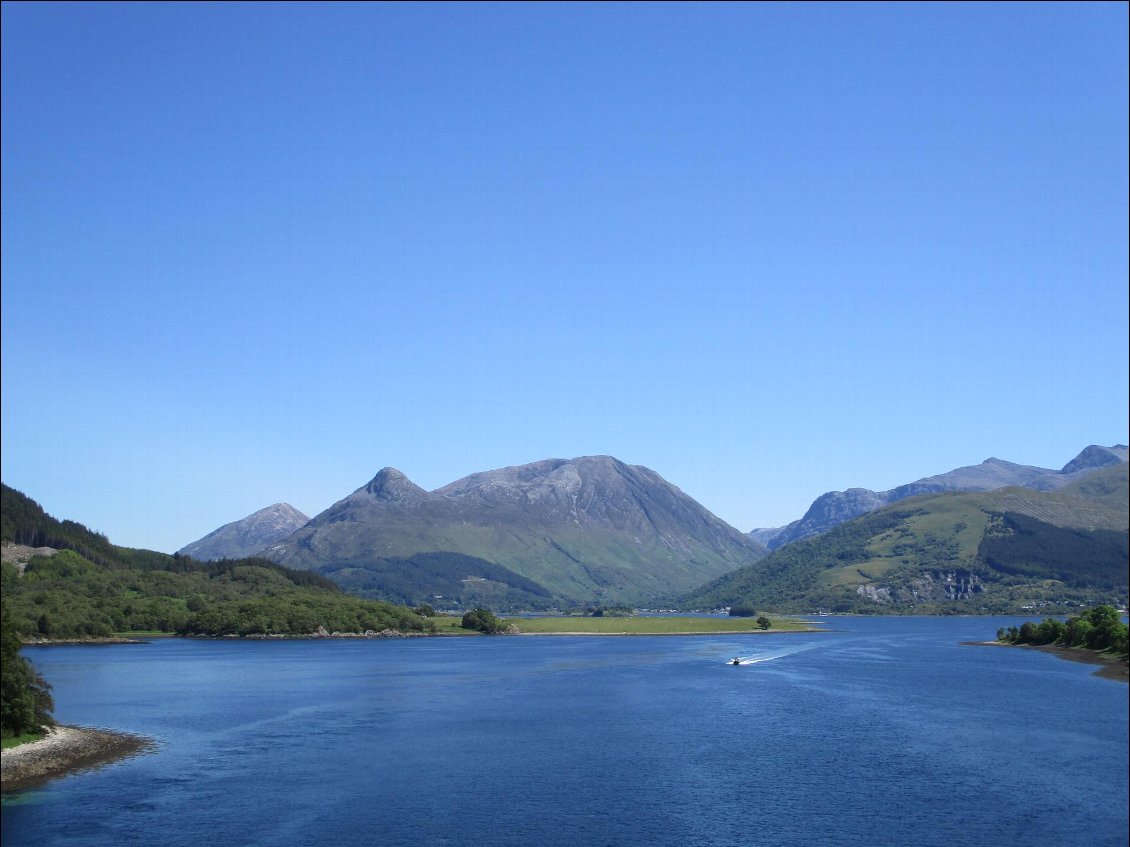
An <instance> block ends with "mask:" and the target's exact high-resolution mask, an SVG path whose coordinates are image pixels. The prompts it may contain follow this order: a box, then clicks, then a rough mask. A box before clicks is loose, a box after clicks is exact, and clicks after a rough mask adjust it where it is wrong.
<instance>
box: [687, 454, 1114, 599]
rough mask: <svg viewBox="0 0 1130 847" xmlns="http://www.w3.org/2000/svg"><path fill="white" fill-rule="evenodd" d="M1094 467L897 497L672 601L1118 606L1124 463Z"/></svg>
mask: <svg viewBox="0 0 1130 847" xmlns="http://www.w3.org/2000/svg"><path fill="white" fill-rule="evenodd" d="M1095 477H1096V478H1095V479H1088V480H1084V481H1081V482H1080V483H1077V484H1076V487H1074V488H1073V490H1071V491H1066V489H1065V491H1063V492H1058V493H1054V494H1047V493H1041V492H1035V491H1031V490H1028V489H1015V488H1010V489H1001V490H999V491H993V492H984V493H973V494H939V495H926V496H923V497H916V498H911V499H908V500H903V501H900V502H899V503H897V504H894V505H892V506H889V507H887V508H886V509H882V510H880V511H878V512H874V513H872V514H869V515H865V516H863V517H861V518H857V519H855V520H852V521H849V522H847V523H845V524H841V525H840V526H838V527H836V528H834V529H832V530H831V531H829V532H828V533H826V534H825V535H822V536H817V537H815V538H810V539H806V540H804V541H800V542H796V543H794V544H791V545H788V546H786V547H783V548H781V549H780V550H777V551H776V552H774V553H773V554H772V555H770V556H768V557H766V558H765V559H762V560H761V561H759V562H757V563H755V564H754V565H752V566H750V567H747V568H742V569H740V570H738V571H735V572H733V573H731V574H727V575H725V576H723V577H721V578H720V579H717V580H715V581H713V582H711V583H709V584H707V585H705V586H703V587H702V588H700V589H698V590H696V591H694V592H691V593H690V594H688V595H685V596H683V597H682V598H679V605H680V606H682V607H684V608H714V607H723V606H729V605H734V604H737V603H750V604H753V605H756V606H757V607H759V608H768V609H773V610H776V611H781V612H809V611H814V610H818V609H825V610H828V611H834V612H862V613H919V614H921V613H933V612H961V613H988V612H992V613H1000V612H1021V611H1023V610H1025V609H1031V608H1033V607H1038V608H1041V609H1044V610H1046V611H1049V612H1050V611H1070V610H1072V609H1077V608H1078V607H1079V605H1080V604H1085V605H1092V604H1094V603H1100V602H1108V603H1113V604H1115V605H1124V604H1125V603H1126V598H1127V591H1128V583H1130V577H1128V575H1127V562H1128V559H1130V545H1128V535H1127V532H1126V525H1127V522H1128V519H1127V505H1126V499H1125V491H1126V487H1125V466H1120V467H1119V468H1109V469H1104V470H1103V471H1100V472H1098V474H1096V475H1095ZM1120 480H1121V482H1120ZM1088 481H1089V482H1090V484H1089V485H1087V484H1085V483H1087V482H1088ZM1065 492H1066V493H1065Z"/></svg>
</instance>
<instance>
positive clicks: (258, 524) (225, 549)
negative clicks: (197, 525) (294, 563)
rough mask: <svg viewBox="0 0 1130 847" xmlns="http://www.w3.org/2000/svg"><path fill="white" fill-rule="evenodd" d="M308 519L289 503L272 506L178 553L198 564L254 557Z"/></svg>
mask: <svg viewBox="0 0 1130 847" xmlns="http://www.w3.org/2000/svg"><path fill="white" fill-rule="evenodd" d="M309 520H310V519H309V518H308V517H306V515H304V514H302V512H300V511H298V509H296V508H294V507H293V506H291V505H290V504H289V503H275V504H274V505H273V506H268V507H267V508H265V509H260V510H259V511H258V512H255V513H254V514H252V515H248V516H247V517H245V518H242V519H240V520H238V521H232V522H231V523H229V524H224V525H223V526H222V527H220V528H219V529H217V530H214V531H212V532H210V533H208V534H207V535H205V536H204V537H203V538H201V539H198V540H196V541H193V542H192V543H191V544H186V545H185V546H184V547H182V548H180V550H178V551H177V553H179V554H180V555H182V556H191V557H192V558H194V559H196V560H197V561H200V562H209V561H218V560H220V559H241V558H243V557H245V556H253V555H255V554H256V553H258V552H259V551H260V550H262V549H263V548H264V547H268V546H270V545H271V544H274V543H276V542H278V541H281V540H282V539H284V538H286V537H287V536H288V535H290V534H291V533H292V532H294V531H295V530H296V529H299V528H301V527H303V526H305V525H306V522H307V521H309Z"/></svg>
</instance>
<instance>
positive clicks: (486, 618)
mask: <svg viewBox="0 0 1130 847" xmlns="http://www.w3.org/2000/svg"><path fill="white" fill-rule="evenodd" d="M460 625H461V626H462V627H463V629H473V630H475V631H476V632H483V633H486V634H487V635H496V634H498V633H500V632H503V631H504V630H505V629H506V624H504V623H503V622H502V621H500V620H499V619H498V618H496V617H495V616H494V612H492V611H490V610H489V609H481V608H480V609H472V610H471V611H469V612H467V613H466V614H465V615H463V623H462V624H460Z"/></svg>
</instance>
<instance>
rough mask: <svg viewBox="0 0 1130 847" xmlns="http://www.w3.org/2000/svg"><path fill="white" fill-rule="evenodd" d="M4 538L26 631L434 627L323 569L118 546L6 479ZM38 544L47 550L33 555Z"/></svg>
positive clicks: (9, 592) (7, 583) (9, 606)
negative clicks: (53, 512) (56, 514)
mask: <svg viewBox="0 0 1130 847" xmlns="http://www.w3.org/2000/svg"><path fill="white" fill-rule="evenodd" d="M0 541H2V542H4V547H5V557H4V558H5V561H4V563H3V571H2V580H3V582H2V588H3V593H4V614H5V616H6V617H9V618H10V619H11V621H12V622H14V626H15V630H16V632H17V633H18V634H19V636H21V637H23V638H37V637H43V638H56V639H57V638H89V637H105V636H109V635H111V634H114V633H121V632H137V631H159V632H177V633H180V634H185V635H194V634H196V635H268V634H287V635H303V634H310V633H314V632H316V631H318V630H319V628H322V629H324V630H325V631H327V632H349V633H362V632H365V631H370V630H371V631H374V632H380V631H382V630H397V631H400V632H424V631H427V630H428V629H429V626H428V622H427V621H426V620H425V619H423V618H421V617H420V616H418V615H416V614H414V613H413V612H411V611H410V610H408V609H406V608H403V607H398V606H393V605H391V604H389V603H382V602H377V601H372V600H363V599H360V598H357V597H352V596H349V595H347V594H344V593H342V591H341V589H340V588H339V587H338V586H337V585H336V584H335V583H333V582H332V581H331V580H329V579H327V578H326V577H323V576H319V575H317V574H312V573H308V572H303V571H295V570H292V569H290V568H286V567H283V566H281V565H277V564H274V563H272V562H268V561H266V560H264V559H234V560H225V561H220V562H209V563H204V562H197V561H195V560H193V559H191V558H187V557H184V556H170V555H167V554H165V553H157V552H154V551H151V550H136V549H132V548H128V547H118V546H116V545H114V544H112V543H110V541H109V540H108V539H107V538H106V537H105V536H103V535H100V534H98V533H95V532H92V531H90V530H89V529H87V528H86V527H85V526H83V525H82V524H79V523H76V522H74V521H59V520H56V519H55V518H53V517H51V516H50V515H48V514H47V513H46V512H45V511H44V510H43V509H42V507H41V506H40V505H39V504H38V503H36V502H35V501H34V500H31V499H30V498H28V497H26V496H25V495H23V494H21V493H20V492H18V491H15V490H14V489H12V488H9V487H8V486H7V485H4V486H2V502H0ZM16 545H20V546H22V547H23V548H25V550H24V551H23V555H22V556H21V555H20V550H19V549H18V548H17V547H16ZM34 548H44V549H45V551H46V552H47V553H48V554H47V555H33V554H34V553H35V552H36V551H35V549H34ZM10 559H11V560H10ZM18 559H25V560H26V561H16V560H18Z"/></svg>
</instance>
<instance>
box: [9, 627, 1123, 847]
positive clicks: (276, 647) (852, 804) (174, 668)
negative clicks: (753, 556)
mask: <svg viewBox="0 0 1130 847" xmlns="http://www.w3.org/2000/svg"><path fill="white" fill-rule="evenodd" d="M826 620H827V622H828V625H829V626H830V627H832V628H834V629H835V631H834V632H829V633H824V634H794V635H789V634H767V635H747V636H718V637H671V636H668V637H622V638H593V637H560V638H550V637H546V638H536V637H531V638H525V637H497V638H475V639H414V640H377V641H274V642H264V641H251V642H239V641H182V640H167V641H157V642H154V643H152V644H146V645H137V646H115V647H47V648H28V649H27V650H26V655H27V656H28V657H29V658H30V659H31V660H32V661H33V663H34V664H35V665H36V667H37V668H38V669H39V670H40V671H41V672H42V673H43V674H44V676H45V677H46V678H47V679H48V681H49V682H51V684H52V685H53V686H54V693H55V700H56V707H57V708H56V712H57V716H58V718H59V719H60V721H61V722H63V723H74V724H81V725H87V726H102V727H108V728H113V729H119V730H124V731H128V732H134V733H138V734H142V735H146V736H149V737H151V738H154V739H156V740H157V742H158V745H159V746H158V749H157V750H156V752H153V753H150V754H148V755H144V756H140V757H138V758H134V759H131V760H128V761H125V762H120V763H117V764H114V765H110V766H108V767H105V768H102V769H100V770H97V771H91V772H87V773H83V774H78V775H75V776H71V777H67V778H65V779H61V780H57V781H55V782H52V783H50V784H48V785H47V786H46V787H44V788H42V789H36V790H32V791H27V792H23V793H21V794H17V795H14V796H8V797H5V799H4V806H3V823H2V836H3V842H4V845H5V847H17V845H41V844H42V845H82V847H98V845H114V847H120V845H145V847H152V845H194V847H197V845H200V844H201V843H207V844H211V845H224V846H225V847H226V845H287V847H291V845H304V847H305V845H333V847H340V845H344V844H349V845H382V847H397V845H421V844H423V845H460V847H462V845H467V844H490V845H492V847H506V846H507V845H521V847H530V845H538V846H539V847H541V846H542V845H570V847H572V845H577V847H589V846H590V845H679V847H685V845H743V847H744V846H745V845H770V844H772V845H779V844H798V843H806V844H813V845H905V844H911V843H913V844H915V845H939V847H943V845H944V847H956V845H986V847H988V845H993V847H997V846H998V845H1013V844H1016V845H1020V844H1041V845H1057V844H1062V845H1072V847H1077V845H1081V844H1086V845H1091V847H1096V845H1117V847H1124V845H1125V844H1126V843H1127V836H1128V834H1130V833H1128V824H1127V752H1128V750H1127V713H1128V708H1127V705H1128V704H1127V690H1128V689H1127V686H1126V685H1125V684H1123V683H1118V682H1111V681H1108V680H1104V679H1101V678H1098V677H1095V676H1093V675H1092V674H1093V671H1094V667H1093V666H1090V665H1084V664H1078V663H1075V662H1067V661H1063V660H1061V659H1057V658H1055V657H1052V656H1049V655H1046V654H1041V653H1036V652H1033V651H1027V650H1017V649H1004V648H989V647H969V646H962V645H961V644H960V642H961V641H965V640H986V639H990V638H992V637H994V636H995V633H996V630H997V628H998V627H999V626H1002V625H1006V624H1009V623H1016V622H1017V619H1006V618H934V619H925V618H920V619H905V618H903V619H879V620H869V619H851V618H829V619H826ZM735 656H741V657H743V658H744V659H745V660H747V662H749V663H748V664H743V665H742V666H740V667H734V666H732V665H730V664H728V662H729V660H731V659H732V658H733V657H735Z"/></svg>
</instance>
